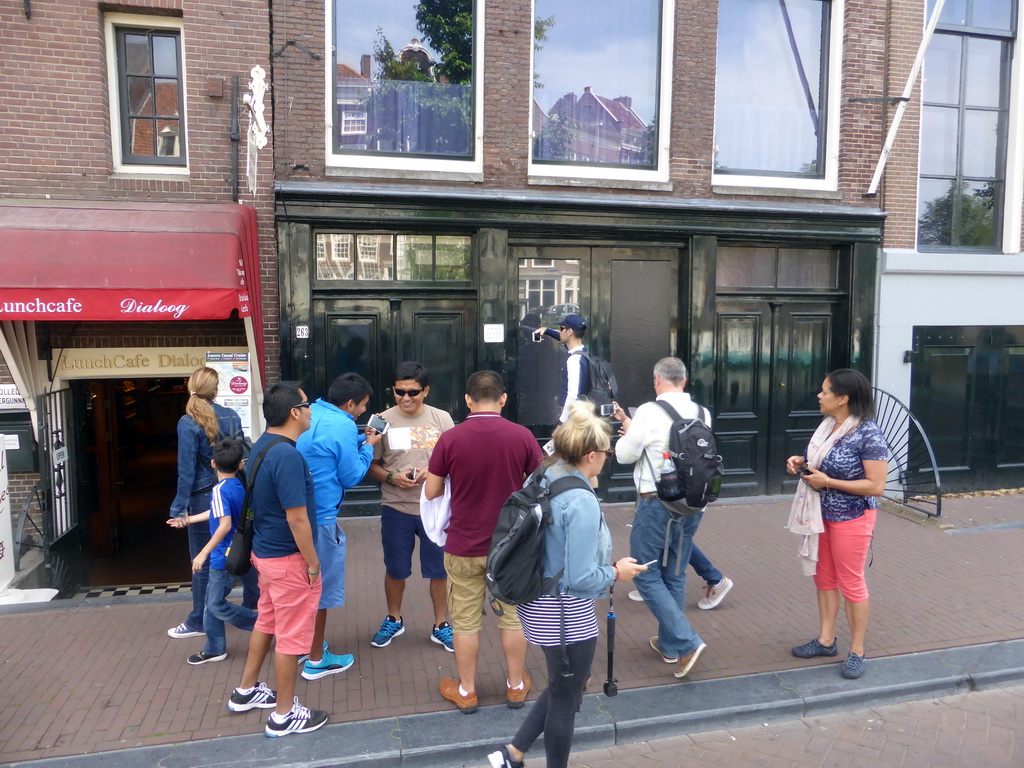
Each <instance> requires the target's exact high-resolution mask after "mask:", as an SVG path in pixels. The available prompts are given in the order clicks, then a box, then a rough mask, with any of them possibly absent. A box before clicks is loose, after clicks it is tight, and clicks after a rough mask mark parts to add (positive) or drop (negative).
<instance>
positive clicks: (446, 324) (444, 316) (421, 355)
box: [388, 300, 476, 421]
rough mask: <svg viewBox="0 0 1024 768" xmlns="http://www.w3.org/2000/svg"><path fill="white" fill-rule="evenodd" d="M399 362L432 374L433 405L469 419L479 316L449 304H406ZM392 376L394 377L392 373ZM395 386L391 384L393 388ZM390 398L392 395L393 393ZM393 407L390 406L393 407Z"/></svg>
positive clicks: (408, 301)
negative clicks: (467, 393)
mask: <svg viewBox="0 0 1024 768" xmlns="http://www.w3.org/2000/svg"><path fill="white" fill-rule="evenodd" d="M400 316H401V318H400V323H399V327H400V328H401V329H402V330H401V336H400V338H399V350H400V353H399V355H398V359H396V363H397V362H401V361H402V360H416V361H419V362H422V363H423V365H425V366H427V370H428V371H429V372H430V395H429V397H430V404H431V405H433V406H434V407H435V408H440V409H442V410H445V411H448V412H449V413H450V414H451V415H452V418H454V419H455V420H456V421H461V420H462V419H464V418H465V417H466V413H467V409H466V400H465V397H463V395H465V391H466V379H468V378H469V375H470V374H471V373H472V372H473V349H475V348H476V340H475V339H469V338H467V336H468V335H469V334H472V333H473V329H474V328H475V326H476V321H475V313H474V312H473V311H472V310H470V309H468V308H467V307H464V306H462V307H455V306H454V303H453V302H448V301H423V300H405V301H402V302H401V306H400ZM388 375H391V374H390V373H389V374H388ZM392 383H393V382H390V381H389V382H388V386H389V387H390V386H391V384H392ZM389 396H390V393H389ZM389 404H390V403H389Z"/></svg>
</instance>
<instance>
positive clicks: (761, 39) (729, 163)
mask: <svg viewBox="0 0 1024 768" xmlns="http://www.w3.org/2000/svg"><path fill="white" fill-rule="evenodd" d="M831 12H832V3H831V2H830V0H721V2H719V4H718V60H717V61H718V64H717V74H716V83H715V147H714V172H715V173H721V174H730V173H731V174H742V175H748V176H788V177H797V178H810V179H820V178H824V176H825V172H826V169H825V163H826V144H827V142H826V135H827V130H828V128H829V126H828V125H827V123H828V120H827V119H826V118H827V115H828V112H829V110H828V83H829V37H830V35H829V31H830V26H831Z"/></svg>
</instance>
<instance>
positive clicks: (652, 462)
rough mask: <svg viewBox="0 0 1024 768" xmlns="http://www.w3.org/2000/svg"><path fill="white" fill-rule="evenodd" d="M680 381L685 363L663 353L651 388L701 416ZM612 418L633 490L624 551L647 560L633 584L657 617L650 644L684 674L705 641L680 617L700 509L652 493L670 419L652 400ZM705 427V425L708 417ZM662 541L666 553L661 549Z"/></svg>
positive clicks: (683, 414)
mask: <svg viewBox="0 0 1024 768" xmlns="http://www.w3.org/2000/svg"><path fill="white" fill-rule="evenodd" d="M685 387H686V365H685V364H684V363H683V361H682V360H680V359H679V358H676V357H664V358H662V359H661V360H659V361H658V362H657V364H656V365H655V366H654V391H655V393H656V394H657V399H658V400H661V401H664V402H665V403H667V404H668V405H671V406H672V407H673V408H674V409H675V410H676V412H677V413H678V414H679V417H680V418H684V419H693V418H702V419H703V418H707V419H708V420H709V421H710V415H709V414H706V413H705V409H704V408H701V407H700V406H699V405H697V403H695V402H693V400H692V399H691V398H690V395H689V393H687V392H684V391H683V390H684V389H685ZM615 418H616V419H618V420H619V421H621V422H622V429H621V430H620V434H621V435H622V437H621V438H619V441H618V443H617V444H616V446H615V456H616V458H617V459H618V460H619V462H620V463H621V464H633V463H634V462H635V465H634V467H633V482H634V484H635V485H636V490H637V497H638V498H637V504H636V515H635V516H634V518H633V529H632V532H631V534H630V537H629V550H630V554H631V555H632V556H633V557H635V558H636V560H637V562H639V563H643V564H645V565H647V566H648V568H647V570H646V571H644V572H643V573H641V574H638V575H637V577H636V579H635V583H636V587H637V589H638V590H639V592H640V595H641V596H642V597H643V599H644V602H646V604H647V607H648V608H650V609H651V613H653V614H654V617H655V618H656V619H657V620H658V634H657V635H656V636H655V637H652V638H651V647H652V648H653V649H654V650H655V651H657V652H658V653H659V654H660V655H661V657H662V660H663V661H664V662H665V663H666V664H675V665H676V668H675V670H674V671H673V674H674V675H675V676H676V677H677V678H681V677H685V676H686V675H687V674H688V673H689V672H690V670H691V669H693V666H694V665H695V664H696V663H697V659H698V658H700V655H701V653H703V652H704V649H705V648H706V647H707V646H706V645H705V644H704V642H703V641H702V640H701V639H700V635H698V634H697V633H696V632H695V631H694V629H693V628H692V627H691V626H690V622H689V621H687V619H686V613H685V611H684V609H683V600H684V598H685V596H686V566H687V564H688V563H689V561H690V553H691V552H692V550H693V537H694V534H696V533H697V527H698V526H699V525H700V521H701V518H702V517H703V515H704V511H703V510H701V511H699V512H694V513H693V514H686V515H673V514H672V513H671V512H670V511H669V510H668V509H667V508H666V507H665V505H664V504H663V503H662V502H661V501H660V500H659V499H658V494H657V491H656V486H655V479H656V477H657V475H656V474H655V473H657V472H660V468H661V465H662V460H663V458H662V454H663V453H664V452H665V451H667V450H668V434H669V428H670V427H671V425H672V421H671V419H670V418H669V416H668V414H666V413H665V411H664V410H662V409H661V407H659V406H658V405H656V404H655V403H644V404H643V405H641V406H640V407H639V408H637V410H636V415H635V416H634V417H633V418H632V419H631V418H630V417H629V416H627V415H626V414H625V413H624V412H623V411H622V409H621V408H618V407H616V411H615ZM707 426H708V427H710V426H711V424H710V423H709V424H708V425H707ZM666 545H667V547H668V552H667V555H668V556H667V559H666V561H665V562H662V555H663V554H664V553H665V548H666Z"/></svg>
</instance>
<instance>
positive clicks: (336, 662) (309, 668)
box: [302, 649, 356, 680]
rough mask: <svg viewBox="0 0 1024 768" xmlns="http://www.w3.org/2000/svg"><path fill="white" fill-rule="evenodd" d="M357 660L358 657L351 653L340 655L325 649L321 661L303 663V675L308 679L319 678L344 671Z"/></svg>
mask: <svg viewBox="0 0 1024 768" xmlns="http://www.w3.org/2000/svg"><path fill="white" fill-rule="evenodd" d="M355 661H356V657H355V656H353V655H352V654H351V653H346V654H343V655H341V656H339V655H338V654H336V653H331V652H330V651H328V650H326V649H324V656H323V658H322V659H320V661H318V662H316V663H314V662H312V661H309V660H307V661H306V663H305V664H303V665H302V676H303V677H304V678H305V679H306V680H319V679H320V678H321V677H327V676H328V675H336V674H338V673H339V672H344V671H345V670H346V669H348V668H349V667H351V666H352V665H353V664H354V663H355Z"/></svg>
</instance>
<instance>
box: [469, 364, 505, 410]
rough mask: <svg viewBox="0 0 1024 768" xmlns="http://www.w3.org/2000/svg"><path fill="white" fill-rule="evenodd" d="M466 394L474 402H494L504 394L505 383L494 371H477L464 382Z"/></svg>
mask: <svg viewBox="0 0 1024 768" xmlns="http://www.w3.org/2000/svg"><path fill="white" fill-rule="evenodd" d="M466 394H467V395H469V399H470V400H472V401H473V402H474V403H496V402H498V401H499V400H501V396H502V395H503V394H505V385H504V384H503V383H502V381H501V376H499V375H498V374H496V373H495V372H494V371H477V372H476V373H474V374H473V375H472V376H470V377H469V380H468V381H467V382H466Z"/></svg>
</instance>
